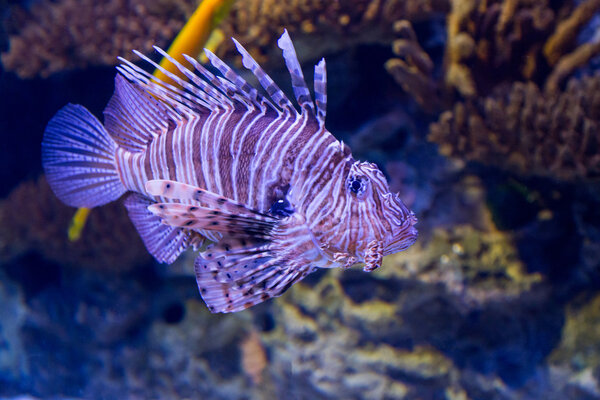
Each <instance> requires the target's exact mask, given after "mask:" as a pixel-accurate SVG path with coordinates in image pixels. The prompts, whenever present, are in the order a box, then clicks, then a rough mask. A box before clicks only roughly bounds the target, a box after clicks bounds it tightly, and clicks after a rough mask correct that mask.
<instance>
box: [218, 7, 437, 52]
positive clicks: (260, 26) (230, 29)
mask: <svg viewBox="0 0 600 400" xmlns="http://www.w3.org/2000/svg"><path fill="white" fill-rule="evenodd" d="M448 7H449V5H448V0H409V1H407V0H352V1H321V0H308V1H302V0H293V1H277V0H248V1H237V2H236V3H235V4H234V5H233V8H232V11H231V14H230V16H229V17H228V18H227V19H226V20H225V21H224V23H223V25H222V29H223V31H224V32H225V36H226V37H230V36H233V37H236V38H237V39H238V40H239V41H240V42H242V43H244V44H245V45H246V46H247V48H248V50H249V51H250V53H251V54H252V55H253V56H255V57H257V58H258V59H259V61H262V62H264V61H265V58H266V57H267V56H268V55H269V54H270V52H271V51H272V50H273V47H274V43H275V40H276V39H277V38H278V37H279V35H280V34H281V32H283V29H284V28H287V29H288V30H289V31H290V32H291V34H292V36H293V37H294V43H295V44H296V45H297V47H298V52H299V56H300V57H301V58H302V56H303V55H304V53H306V52H307V51H308V50H307V49H306V46H310V53H311V54H312V56H314V54H323V53H324V52H325V51H326V50H332V49H335V47H336V46H337V48H339V46H344V45H348V44H349V43H352V42H354V43H356V42H376V41H387V42H389V41H390V40H391V39H392V38H393V36H392V35H391V33H392V24H393V22H394V21H396V20H399V19H409V20H423V19H425V18H427V17H430V16H431V15H432V13H436V12H446V11H447V10H448ZM303 43H304V45H303ZM332 47H333V48H332ZM231 50H232V45H231V44H230V43H229V42H227V43H224V45H223V47H221V48H220V49H219V52H218V53H219V54H221V55H223V54H225V53H227V52H229V51H231ZM303 50H304V51H303Z"/></svg>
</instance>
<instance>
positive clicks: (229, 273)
mask: <svg viewBox="0 0 600 400" xmlns="http://www.w3.org/2000/svg"><path fill="white" fill-rule="evenodd" d="M320 261H321V260H320V253H319V251H318V249H316V248H315V246H314V243H313V242H312V239H311V236H310V232H309V231H308V229H307V228H306V226H305V224H304V221H301V220H300V219H299V218H297V217H296V216H293V217H289V218H285V219H283V220H280V221H279V222H278V224H277V226H276V227H275V228H274V229H273V230H272V231H271V232H270V234H269V235H268V237H265V238H263V239H262V240H253V239H248V238H246V237H243V236H240V237H226V238H224V239H223V240H222V241H220V242H219V243H216V244H214V245H213V246H212V247H210V248H209V249H208V250H207V251H205V252H204V253H202V255H200V256H199V257H198V258H197V259H196V263H195V271H196V281H197V283H198V289H199V290H200V294H201V295H202V298H203V299H204V301H205V302H206V305H207V306H208V307H209V309H210V311H211V312H225V313H227V312H235V311H240V310H244V309H246V308H249V307H251V306H253V305H255V304H258V303H262V302H263V301H265V300H267V299H270V298H272V297H277V296H280V295H282V294H283V293H284V292H285V291H286V290H287V289H288V288H290V287H291V286H292V285H293V284H294V283H296V282H298V281H300V280H301V279H303V278H304V277H305V276H306V275H308V274H309V273H311V272H312V271H314V270H315V267H316V266H319V265H321V264H322V263H321V262H320Z"/></svg>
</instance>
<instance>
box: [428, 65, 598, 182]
mask: <svg viewBox="0 0 600 400" xmlns="http://www.w3.org/2000/svg"><path fill="white" fill-rule="evenodd" d="M599 88H600V75H595V76H591V77H584V78H582V79H575V78H572V79H571V80H570V81H569V83H568V85H567V87H566V89H565V90H564V91H562V92H560V93H559V94H558V95H555V96H547V95H545V94H544V93H543V92H542V91H541V90H540V89H539V88H538V87H537V86H536V85H535V84H534V83H531V82H530V83H519V82H517V83H515V84H513V85H512V87H511V88H510V90H504V91H501V92H500V93H497V94H496V95H492V96H490V97H487V98H484V99H481V100H478V101H474V102H467V103H457V104H456V105H455V106H454V109H453V110H452V111H446V112H444V113H443V114H442V115H441V116H440V118H439V120H438V122H437V123H434V124H432V125H431V127H430V133H429V139H430V140H431V141H433V142H436V143H438V144H439V146H440V151H441V153H442V154H444V155H447V156H452V157H460V158H462V159H465V160H471V161H478V162H481V163H484V164H488V165H494V166H497V167H501V168H505V169H509V170H512V171H514V172H516V173H519V174H524V175H529V174H533V175H539V176H549V177H554V178H558V179H563V180H571V179H576V178H585V179H593V178H597V177H599V176H600V154H599V145H600V143H599V142H600V137H599V136H598V132H599V128H600V125H599V124H600V115H599V114H598V112H599V110H600V95H599V94H598V93H599V92H598V90H599Z"/></svg>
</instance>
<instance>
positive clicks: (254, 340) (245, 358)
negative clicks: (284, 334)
mask: <svg viewBox="0 0 600 400" xmlns="http://www.w3.org/2000/svg"><path fill="white" fill-rule="evenodd" d="M241 350H242V357H241V358H242V369H243V370H244V372H245V373H246V375H248V376H249V377H250V379H251V380H252V383H254V384H255V385H258V384H260V383H261V382H262V380H263V371H264V370H265V367H266V366H267V354H266V351H265V347H264V345H263V344H262V342H261V340H260V336H259V334H258V332H257V331H255V330H252V331H250V332H249V334H248V336H247V337H246V338H245V339H244V340H243V341H242V343H241Z"/></svg>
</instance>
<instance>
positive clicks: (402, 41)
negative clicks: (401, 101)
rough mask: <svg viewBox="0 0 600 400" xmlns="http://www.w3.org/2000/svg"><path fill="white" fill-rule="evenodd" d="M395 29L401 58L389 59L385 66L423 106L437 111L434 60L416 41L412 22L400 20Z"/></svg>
mask: <svg viewBox="0 0 600 400" xmlns="http://www.w3.org/2000/svg"><path fill="white" fill-rule="evenodd" d="M394 31H396V32H397V34H398V36H399V38H398V39H396V40H395V41H394V43H393V45H392V48H393V51H394V54H395V55H396V56H398V57H397V58H392V59H390V60H388V61H387V62H386V63H385V68H386V69H387V71H388V72H389V73H390V74H391V75H392V76H393V77H394V79H395V80H396V82H398V84H400V86H402V89H404V91H406V92H407V93H409V94H411V95H412V96H413V98H414V99H415V100H416V102H417V103H419V105H420V106H421V107H422V108H423V109H425V110H427V111H433V110H435V109H436V108H437V107H438V106H439V105H438V103H439V101H438V94H437V91H438V85H437V83H436V81H435V80H434V78H433V76H432V73H433V67H434V65H433V61H431V58H429V55H428V54H427V53H426V52H425V51H424V50H423V48H422V47H421V45H420V44H419V42H418V41H417V35H416V34H415V31H414V30H413V27H412V24H411V23H410V21H408V20H400V21H397V22H396V23H394Z"/></svg>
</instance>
